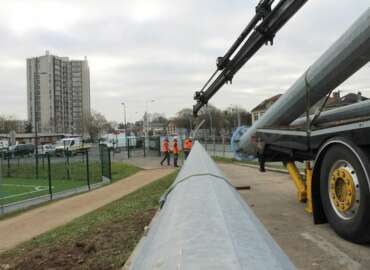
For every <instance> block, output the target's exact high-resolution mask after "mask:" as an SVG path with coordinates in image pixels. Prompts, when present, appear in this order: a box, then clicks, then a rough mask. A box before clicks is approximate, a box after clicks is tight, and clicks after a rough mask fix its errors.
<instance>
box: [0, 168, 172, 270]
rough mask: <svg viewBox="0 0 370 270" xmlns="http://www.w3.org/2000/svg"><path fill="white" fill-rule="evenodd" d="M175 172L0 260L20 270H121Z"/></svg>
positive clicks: (20, 247) (55, 230)
mask: <svg viewBox="0 0 370 270" xmlns="http://www.w3.org/2000/svg"><path fill="white" fill-rule="evenodd" d="M176 174H177V172H174V173H172V174H170V175H168V176H166V177H164V178H162V179H160V180H158V181H156V182H153V183H151V184H149V185H147V186H145V187H143V188H141V189H139V190H138V191H136V192H133V193H131V194H129V195H127V196H125V197H123V198H122V199H119V200H117V201H115V202H112V203H110V204H108V205H106V206H104V207H102V208H100V209H97V210H95V211H93V212H91V213H89V214H87V215H84V216H82V217H80V218H78V219H75V220H74V221H72V222H71V223H69V224H67V225H65V226H61V227H59V228H57V229H54V230H52V231H50V232H47V233H45V234H43V235H41V236H38V237H36V238H34V239H33V240H31V241H28V242H26V243H24V244H21V245H20V246H18V247H16V248H15V249H13V250H10V251H7V252H5V253H3V254H1V255H0V262H1V264H2V265H4V266H6V267H7V269H20V270H22V269H120V268H121V267H122V265H123V264H124V263H125V262H126V260H127V258H128V257H129V255H130V254H131V252H132V250H133V249H134V248H135V246H136V244H137V242H138V241H139V239H140V238H141V236H142V235H143V233H144V227H145V226H146V225H148V224H149V222H150V220H151V219H152V217H153V215H154V214H155V211H156V208H157V207H158V201H159V198H160V196H161V195H162V194H163V193H164V192H165V191H166V189H167V188H168V187H169V186H170V185H171V183H172V182H173V180H174V179H175V177H176ZM1 264H0V266H1Z"/></svg>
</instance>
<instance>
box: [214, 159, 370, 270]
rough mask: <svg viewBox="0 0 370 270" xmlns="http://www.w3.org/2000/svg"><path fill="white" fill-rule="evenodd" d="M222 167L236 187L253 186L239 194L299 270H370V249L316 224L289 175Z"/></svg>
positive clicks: (224, 165)
mask: <svg viewBox="0 0 370 270" xmlns="http://www.w3.org/2000/svg"><path fill="white" fill-rule="evenodd" d="M219 166H220V167H221V169H222V170H223V171H224V173H225V174H226V176H227V177H228V178H229V180H230V181H231V182H232V183H233V184H234V185H236V186H238V185H250V186H251V189H250V190H241V191H240V194H241V195H242V197H243V198H244V199H245V201H246V202H247V203H248V205H249V206H250V207H251V208H252V210H253V211H254V213H255V214H256V215H257V217H258V218H259V219H260V221H261V222H262V223H263V224H264V225H265V227H266V228H267V230H268V231H269V232H270V234H271V235H272V237H273V238H274V239H275V241H276V242H277V243H278V244H279V245H280V247H281V248H282V249H283V250H284V251H285V253H286V254H287V255H288V256H289V258H290V259H291V260H292V262H293V263H294V264H295V265H296V267H297V268H298V269H305V270H306V269H329V270H334V269H341V270H345V269H348V270H357V269H370V246H360V245H356V244H352V243H350V242H347V241H345V240H343V239H341V238H340V237H339V236H337V235H336V234H335V232H334V231H333V230H332V229H331V228H330V226H329V225H328V224H324V225H313V222H312V216H311V215H310V214H307V213H306V212H305V211H304V207H305V205H304V204H301V203H299V202H298V201H297V199H296V190H295V187H294V184H293V182H292V181H291V180H290V178H289V176H288V175H287V174H283V173H273V172H266V173H260V172H259V171H258V170H257V169H254V168H249V167H246V166H238V165H233V164H220V165H219Z"/></svg>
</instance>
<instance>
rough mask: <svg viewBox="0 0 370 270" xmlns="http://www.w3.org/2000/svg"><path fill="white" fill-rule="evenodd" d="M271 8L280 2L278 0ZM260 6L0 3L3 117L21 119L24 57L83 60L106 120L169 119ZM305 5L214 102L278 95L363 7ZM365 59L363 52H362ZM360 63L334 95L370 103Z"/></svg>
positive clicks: (362, 3) (110, 0) (224, 1)
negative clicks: (359, 96) (357, 96)
mask: <svg viewBox="0 0 370 270" xmlns="http://www.w3.org/2000/svg"><path fill="white" fill-rule="evenodd" d="M276 1H277V0H276ZM258 2H259V0H216V1H214V0H146V1H143V0H133V1H131V0H119V1H118V0H117V1H116V0H106V1H101V0H80V1H75V0H61V1H59V0H58V1H57V0H32V1H30V0H23V1H22V0H0V3H1V5H0V37H1V39H0V97H1V98H0V115H1V114H3V115H12V116H14V117H17V118H19V119H26V118H27V107H26V106H27V105H26V58H29V57H34V56H40V55H43V54H44V53H45V51H46V50H49V51H50V53H51V54H53V55H58V56H68V57H70V58H72V59H83V58H84V56H87V59H88V61H89V66H90V77H91V103H92V104H91V107H92V109H93V110H95V111H99V112H101V113H103V114H104V115H105V116H106V118H107V119H108V120H112V121H119V122H122V121H123V107H122V105H121V102H125V104H126V109H127V116H128V117H127V118H128V121H135V120H138V119H140V118H141V117H142V116H143V114H144V112H145V110H146V109H147V110H148V111H149V112H157V113H164V114H165V115H166V116H167V117H171V116H174V115H175V114H176V112H177V111H179V110H180V109H182V108H185V107H191V106H192V105H193V104H194V100H193V95H194V92H195V91H197V90H199V89H200V88H201V87H202V86H203V84H204V83H205V81H206V80H207V79H208V77H209V76H210V75H211V73H212V72H213V71H214V70H215V62H216V58H217V57H218V56H222V55H223V54H224V53H225V52H226V51H227V49H228V48H229V47H230V46H231V44H232V43H233V42H234V41H235V39H236V38H237V36H238V35H239V34H240V32H241V31H242V30H243V28H244V27H245V25H246V24H247V23H248V22H249V21H250V19H251V18H252V16H253V15H254V8H255V6H256V5H257V3H258ZM369 6H370V5H369V2H368V0H356V1H350V0H325V1H322V0H321V1H319V0H309V1H308V3H307V4H306V5H305V6H303V8H302V9H301V10H300V11H299V12H298V13H297V14H296V15H295V16H294V17H293V18H292V19H291V20H290V21H289V22H288V23H287V25H286V26H285V27H283V28H282V29H281V31H280V32H279V33H278V34H277V35H276V37H275V40H274V45H273V46H265V47H262V48H261V50H260V51H259V52H258V53H257V54H256V55H255V56H254V58H253V59H252V60H251V61H249V62H248V63H247V64H246V65H245V66H244V67H243V68H242V70H240V71H239V73H238V74H237V75H235V77H234V80H233V84H231V85H226V86H224V87H223V88H222V89H221V90H220V91H219V92H218V93H217V94H216V95H215V96H214V97H213V98H212V100H211V103H212V104H214V105H216V106H217V107H219V108H222V109H224V108H226V107H228V106H230V105H239V106H242V107H244V108H246V109H247V110H251V109H252V108H253V107H254V106H256V105H257V104H258V103H260V102H261V101H262V100H263V99H265V98H268V97H270V96H272V95H275V94H278V93H283V92H284V91H285V90H286V89H288V88H289V86H291V85H292V84H293V83H294V81H295V80H296V79H298V77H299V76H300V75H301V74H302V73H304V72H305V70H306V69H307V68H308V67H309V66H310V64H312V63H313V62H314V61H315V60H316V59H317V58H318V57H319V56H320V55H321V54H322V53H323V52H324V51H325V50H326V49H327V48H328V47H329V46H330V45H331V44H332V43H333V42H334V41H335V40H336V39H337V38H339V36H340V35H341V34H342V33H343V32H344V31H345V30H346V29H348V27H349V26H350V25H351V24H352V23H353V22H354V21H355V20H356V19H357V18H358V17H359V16H360V15H361V14H362V13H363V12H364V11H365V10H366V9H367V8H368V7H369ZM369 53H370V52H369ZM369 73H370V68H369V65H367V66H365V67H364V68H363V69H361V70H360V71H359V72H358V73H356V74H355V75H354V76H352V77H351V78H350V79H349V80H347V81H346V82H345V83H344V84H343V85H341V86H340V87H339V88H338V89H340V90H343V91H344V93H346V92H357V91H362V93H363V94H364V95H365V96H369V97H370V76H369V75H370V74H369Z"/></svg>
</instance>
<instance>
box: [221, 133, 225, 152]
mask: <svg viewBox="0 0 370 270" xmlns="http://www.w3.org/2000/svg"><path fill="white" fill-rule="evenodd" d="M222 155H223V157H225V136H222Z"/></svg>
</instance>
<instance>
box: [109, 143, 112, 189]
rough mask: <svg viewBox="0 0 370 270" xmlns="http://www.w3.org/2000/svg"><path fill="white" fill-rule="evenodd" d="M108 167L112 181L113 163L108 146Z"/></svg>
mask: <svg viewBox="0 0 370 270" xmlns="http://www.w3.org/2000/svg"><path fill="white" fill-rule="evenodd" d="M108 166H109V167H108V168H109V180H110V181H111V182H112V163H111V159H110V150H109V148H108Z"/></svg>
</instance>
